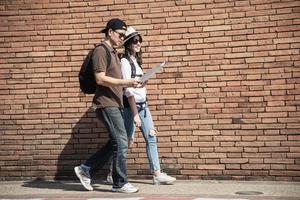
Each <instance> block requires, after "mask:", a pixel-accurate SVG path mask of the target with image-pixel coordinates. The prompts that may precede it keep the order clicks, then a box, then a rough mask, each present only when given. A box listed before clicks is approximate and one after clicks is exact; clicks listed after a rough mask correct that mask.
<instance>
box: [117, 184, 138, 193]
mask: <svg viewBox="0 0 300 200" xmlns="http://www.w3.org/2000/svg"><path fill="white" fill-rule="evenodd" d="M111 190H112V191H113V192H121V193H135V192H138V191H139V188H137V187H134V186H133V185H131V184H130V183H126V184H125V185H123V187H121V188H114V187H113V188H112V189H111Z"/></svg>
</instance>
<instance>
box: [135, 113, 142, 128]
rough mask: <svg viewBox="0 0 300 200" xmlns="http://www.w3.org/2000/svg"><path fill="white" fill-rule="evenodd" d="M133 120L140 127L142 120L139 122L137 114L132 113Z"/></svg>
mask: <svg viewBox="0 0 300 200" xmlns="http://www.w3.org/2000/svg"><path fill="white" fill-rule="evenodd" d="M133 122H134V124H135V126H136V127H141V125H142V122H141V119H140V116H139V114H136V115H134V117H133Z"/></svg>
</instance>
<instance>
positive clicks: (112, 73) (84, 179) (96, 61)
mask: <svg viewBox="0 0 300 200" xmlns="http://www.w3.org/2000/svg"><path fill="white" fill-rule="evenodd" d="M126 29H127V26H126V24H125V22H123V21H122V20H120V19H118V18H114V19H111V20H110V21H108V23H107V25H106V27H105V28H104V29H103V30H102V31H101V32H102V33H105V39H104V41H103V42H102V44H103V45H105V47H106V48H107V49H108V50H109V53H110V57H111V59H110V64H109V65H108V62H109V61H108V58H107V52H106V50H105V47H104V46H103V45H100V46H98V47H96V48H95V50H94V52H93V56H92V62H93V68H94V71H95V79H96V83H97V88H96V92H95V96H94V99H93V105H94V107H95V108H96V115H97V117H98V118H99V119H100V120H101V121H102V122H103V123H104V125H105V126H106V128H107V130H108V132H109V138H110V140H109V141H108V142H107V143H106V145H105V146H104V147H103V148H102V149H100V150H99V151H98V152H96V153H95V154H94V155H92V156H91V157H90V158H89V159H88V160H86V161H85V163H84V164H82V165H80V166H77V167H75V168H74V170H75V173H76V175H77V177H78V178H79V179H80V182H81V184H82V185H83V186H84V188H85V189H87V190H89V191H91V190H93V187H92V186H91V178H90V170H91V169H93V167H95V166H97V165H103V164H105V162H106V161H107V159H108V158H109V155H110V152H111V149H112V154H113V169H112V177H113V187H112V191H113V192H123V193H134V192H137V191H138V188H136V187H134V186H133V185H131V184H130V183H129V182H128V180H127V169H126V156H127V149H128V141H127V134H126V130H125V126H124V119H123V87H141V86H142V85H141V83H140V82H139V81H137V80H134V79H130V80H124V79H122V75H121V64H120V60H119V57H118V55H117V51H116V50H115V49H114V47H117V46H120V45H121V44H122V42H123V40H124V37H125V32H126ZM107 65H108V66H107Z"/></svg>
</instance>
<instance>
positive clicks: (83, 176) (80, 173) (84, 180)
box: [74, 166, 93, 191]
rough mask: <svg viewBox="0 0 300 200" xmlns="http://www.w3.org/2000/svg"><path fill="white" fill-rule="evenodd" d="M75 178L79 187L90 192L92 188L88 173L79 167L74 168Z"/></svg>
mask: <svg viewBox="0 0 300 200" xmlns="http://www.w3.org/2000/svg"><path fill="white" fill-rule="evenodd" d="M74 171H75V174H76V176H77V177H78V178H79V180H80V182H81V185H82V186H83V187H84V188H85V189H87V190H88V191H92V190H93V187H92V186H91V176H90V173H89V171H85V170H83V169H82V167H81V166H77V167H74Z"/></svg>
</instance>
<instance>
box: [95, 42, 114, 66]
mask: <svg viewBox="0 0 300 200" xmlns="http://www.w3.org/2000/svg"><path fill="white" fill-rule="evenodd" d="M98 46H102V47H103V48H104V50H105V52H106V58H107V67H109V66H110V63H111V55H110V52H109V49H108V48H107V46H105V45H104V44H102V43H100V44H97V45H96V46H95V48H96V47H98ZM95 48H94V49H95Z"/></svg>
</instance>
